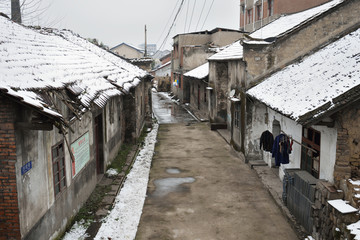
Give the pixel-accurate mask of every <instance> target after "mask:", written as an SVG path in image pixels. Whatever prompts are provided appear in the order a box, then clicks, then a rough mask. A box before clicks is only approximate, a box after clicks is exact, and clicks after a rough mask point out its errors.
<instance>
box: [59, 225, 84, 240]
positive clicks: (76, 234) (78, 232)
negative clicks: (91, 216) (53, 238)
mask: <svg viewBox="0 0 360 240" xmlns="http://www.w3.org/2000/svg"><path fill="white" fill-rule="evenodd" d="M86 229H87V227H86V224H85V222H84V221H83V220H81V221H80V222H75V224H74V225H73V226H72V228H71V229H70V231H69V232H67V233H66V235H65V236H64V238H63V240H74V239H78V240H83V239H85V238H86V237H88V235H87V234H85V232H86Z"/></svg>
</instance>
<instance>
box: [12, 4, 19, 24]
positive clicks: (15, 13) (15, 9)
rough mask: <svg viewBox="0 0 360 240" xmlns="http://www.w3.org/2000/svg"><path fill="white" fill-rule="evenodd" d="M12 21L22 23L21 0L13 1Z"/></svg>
mask: <svg viewBox="0 0 360 240" xmlns="http://www.w3.org/2000/svg"><path fill="white" fill-rule="evenodd" d="M11 20H13V21H14V22H17V23H21V10H20V0H11Z"/></svg>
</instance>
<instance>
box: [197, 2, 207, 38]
mask: <svg viewBox="0 0 360 240" xmlns="http://www.w3.org/2000/svg"><path fill="white" fill-rule="evenodd" d="M205 5H206V0H204V4H203V7H202V9H201V12H200V16H199V20H198V21H197V23H196V27H195V32H196V31H197V29H198V26H199V23H200V19H201V16H202V14H203V12H204V8H205Z"/></svg>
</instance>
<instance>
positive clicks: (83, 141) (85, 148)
mask: <svg viewBox="0 0 360 240" xmlns="http://www.w3.org/2000/svg"><path fill="white" fill-rule="evenodd" d="M71 152H72V153H73V155H74V158H75V161H72V176H73V177H75V176H76V174H78V173H79V172H80V171H81V169H82V168H83V167H84V166H85V165H86V163H87V162H89V160H90V145H89V132H87V133H85V134H84V135H82V136H81V137H79V138H78V139H77V140H76V141H75V142H73V143H72V144H71Z"/></svg>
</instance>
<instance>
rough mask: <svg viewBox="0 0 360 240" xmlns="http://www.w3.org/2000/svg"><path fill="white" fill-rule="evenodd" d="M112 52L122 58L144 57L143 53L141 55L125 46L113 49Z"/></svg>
mask: <svg viewBox="0 0 360 240" xmlns="http://www.w3.org/2000/svg"><path fill="white" fill-rule="evenodd" d="M112 51H113V52H114V53H116V54H118V55H119V56H122V57H124V58H141V57H143V56H144V54H143V53H141V52H139V51H137V50H135V49H133V48H131V47H129V46H127V45H121V46H119V47H117V48H115V49H113V50H112Z"/></svg>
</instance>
